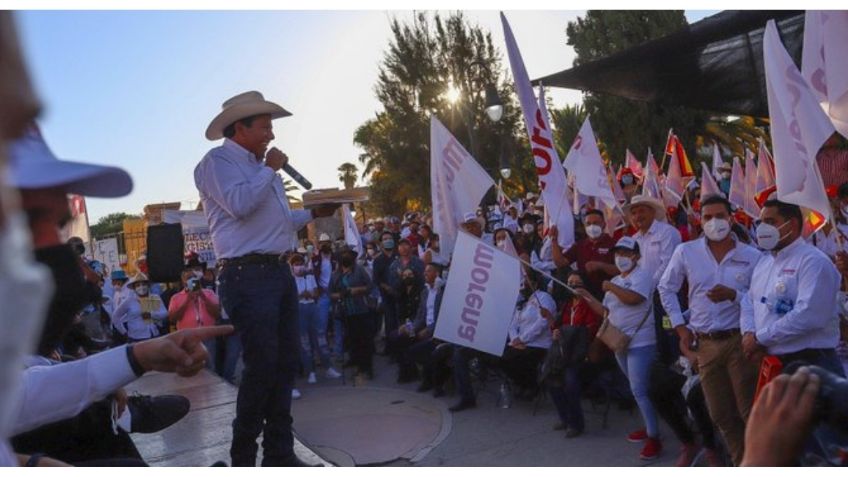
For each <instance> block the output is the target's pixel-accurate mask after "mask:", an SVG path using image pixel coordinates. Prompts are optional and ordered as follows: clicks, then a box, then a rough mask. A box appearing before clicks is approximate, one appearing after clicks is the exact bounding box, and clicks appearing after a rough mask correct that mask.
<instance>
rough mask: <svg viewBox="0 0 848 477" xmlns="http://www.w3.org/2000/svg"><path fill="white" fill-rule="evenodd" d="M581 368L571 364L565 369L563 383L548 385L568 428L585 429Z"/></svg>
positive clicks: (562, 419)
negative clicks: (581, 400) (581, 394)
mask: <svg viewBox="0 0 848 477" xmlns="http://www.w3.org/2000/svg"><path fill="white" fill-rule="evenodd" d="M580 387H581V386H580V368H578V367H577V366H569V367H567V368H565V370H563V385H562V387H559V386H552V387H548V392H549V393H550V394H551V400H552V401H553V403H554V406H555V407H556V410H557V414H559V419H560V421H562V424H563V425H564V426H565V427H566V428H573V429H577V430H578V431H581V432H582V431H583V430H584V429H585V427H586V425H585V423H584V421H583V406H582V405H581V403H580Z"/></svg>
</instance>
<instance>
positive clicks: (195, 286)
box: [186, 278, 200, 292]
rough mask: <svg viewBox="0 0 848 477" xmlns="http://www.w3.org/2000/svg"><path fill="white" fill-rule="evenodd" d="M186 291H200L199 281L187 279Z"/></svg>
mask: <svg viewBox="0 0 848 477" xmlns="http://www.w3.org/2000/svg"><path fill="white" fill-rule="evenodd" d="M186 289H187V290H188V291H192V292H196V291H200V279H198V278H189V279H188V281H187V282H186Z"/></svg>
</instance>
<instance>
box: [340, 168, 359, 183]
mask: <svg viewBox="0 0 848 477" xmlns="http://www.w3.org/2000/svg"><path fill="white" fill-rule="evenodd" d="M338 171H339V180H340V181H341V182H342V183H343V184H344V186H345V189H352V188H353V186H355V185H356V173H357V172H359V169H358V168H357V167H356V164H351V163H350V162H345V163H344V164H342V165H340V166H339V168H338Z"/></svg>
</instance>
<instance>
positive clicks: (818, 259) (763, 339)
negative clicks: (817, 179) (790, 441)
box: [742, 200, 845, 376]
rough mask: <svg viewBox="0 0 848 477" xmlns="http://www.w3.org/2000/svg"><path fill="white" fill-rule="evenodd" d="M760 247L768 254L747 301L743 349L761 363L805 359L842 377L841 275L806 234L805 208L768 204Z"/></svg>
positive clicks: (744, 301) (760, 230) (758, 268)
mask: <svg viewBox="0 0 848 477" xmlns="http://www.w3.org/2000/svg"><path fill="white" fill-rule="evenodd" d="M760 219H761V223H760V224H759V225H758V226H757V244H758V245H759V246H760V248H762V249H764V250H766V253H765V254H763V256H762V258H760V261H759V262H758V263H757V266H756V268H755V269H754V275H753V278H752V279H751V287H750V289H749V291H748V293H746V294H745V296H744V297H743V299H742V333H743V338H742V349H743V351H744V352H745V355H746V356H747V357H748V358H749V359H751V360H752V361H754V362H755V363H759V362H760V360H761V359H762V357H763V356H764V355H765V354H769V355H774V356H777V357H778V358H779V359H780V360H781V362H782V363H783V364H784V365H787V364H789V363H790V362H792V361H796V360H801V361H806V362H807V363H809V364H813V365H817V366H821V367H822V368H825V369H827V370H829V371H831V372H833V373H836V374H838V375H839V376H844V375H845V372H844V370H843V369H842V365H841V364H840V362H839V358H838V357H837V355H836V351H835V348H836V345H837V344H838V343H839V311H838V303H837V292H838V291H839V286H840V276H839V272H837V270H836V266H835V265H834V264H833V262H831V260H830V258H828V257H827V255H825V254H824V253H822V251H821V250H819V249H817V248H816V247H814V246H813V245H811V244H808V243H807V242H806V241H805V240H804V238H803V237H802V235H801V230H802V227H803V223H804V219H803V215H802V213H801V209H800V207H798V206H797V205H794V204H787V203H785V202H780V201H778V200H770V201H768V202H766V203H765V205H764V206H763V209H762V211H761V212H760Z"/></svg>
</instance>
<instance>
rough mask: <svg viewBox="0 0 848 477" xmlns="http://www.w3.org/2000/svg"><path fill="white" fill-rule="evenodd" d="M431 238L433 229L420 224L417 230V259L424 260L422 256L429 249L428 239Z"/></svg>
mask: <svg viewBox="0 0 848 477" xmlns="http://www.w3.org/2000/svg"><path fill="white" fill-rule="evenodd" d="M432 238H433V229H432V228H431V227H430V226H429V225H427V224H421V227H419V228H418V246H417V247H416V249H417V251H418V258H420V259H421V260H424V254H425V253H426V252H427V249H429V248H430V239H432Z"/></svg>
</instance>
